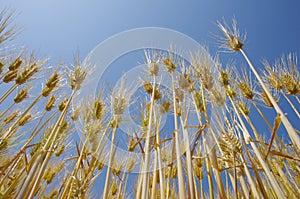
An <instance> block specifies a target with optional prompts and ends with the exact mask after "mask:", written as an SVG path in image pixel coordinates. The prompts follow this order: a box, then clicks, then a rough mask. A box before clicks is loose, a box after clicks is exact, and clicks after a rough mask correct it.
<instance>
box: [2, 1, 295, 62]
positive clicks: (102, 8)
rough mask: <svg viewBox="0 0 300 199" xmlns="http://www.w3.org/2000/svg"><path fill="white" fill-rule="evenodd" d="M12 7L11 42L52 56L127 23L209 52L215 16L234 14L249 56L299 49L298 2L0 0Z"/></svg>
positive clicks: (91, 43) (64, 56)
mask: <svg viewBox="0 0 300 199" xmlns="http://www.w3.org/2000/svg"><path fill="white" fill-rule="evenodd" d="M2 7H8V8H11V9H13V10H15V11H16V13H17V17H16V20H15V21H16V23H17V24H18V25H20V26H22V27H23V31H22V33H21V34H20V35H19V37H18V39H17V40H16V41H15V42H14V43H15V44H17V45H20V44H21V45H25V46H26V47H28V48H29V49H34V50H35V51H36V52H38V53H39V55H41V56H46V57H51V58H52V61H54V62H59V61H65V62H70V61H71V60H72V56H73V53H74V52H75V51H76V49H77V48H78V49H79V50H80V54H81V56H82V57H85V56H86V55H87V54H88V52H89V51H90V50H92V49H93V48H94V47H95V46H96V45H97V44H98V43H100V42H101V41H103V40H105V39H106V38H107V37H109V36H112V35H114V34H116V33H119V32H121V31H125V30H128V29H131V28H137V27H145V26H155V27H156V26H157V27H164V28H171V29H174V30H177V31H180V32H182V33H184V34H186V35H188V36H190V37H192V38H194V39H195V40H197V41H198V42H200V43H204V44H208V45H209V46H210V48H211V51H212V54H215V52H216V50H217V49H216V48H213V47H214V46H215V39H213V38H212V37H211V34H212V33H219V31H218V29H217V27H216V26H215V22H216V20H221V19H222V17H225V18H226V19H227V20H229V19H231V18H232V17H233V16H235V17H236V19H237V21H238V25H239V27H240V28H241V30H246V31H247V35H248V40H247V45H246V46H245V48H246V50H247V51H248V52H249V54H250V56H251V57H256V58H257V60H258V62H257V63H259V61H260V58H262V57H266V58H269V59H271V60H273V59H274V58H276V57H278V56H279V55H280V54H281V53H288V52H291V51H292V52H296V53H297V54H300V39H299V35H300V24H299V22H298V20H299V19H300V11H299V10H300V2H299V1H297V0H289V1H272V2H271V1H259V0H251V1H241V0H233V1H221V0H219V1H217V0H197V1H196V0H194V1H173V0H164V1H158V0H154V1H139V0H126V1H121V0H119V1H115V0H113V1H103V0H90V1H83V0H63V1H61V0H26V1H23V0H1V1H0V8H2Z"/></svg>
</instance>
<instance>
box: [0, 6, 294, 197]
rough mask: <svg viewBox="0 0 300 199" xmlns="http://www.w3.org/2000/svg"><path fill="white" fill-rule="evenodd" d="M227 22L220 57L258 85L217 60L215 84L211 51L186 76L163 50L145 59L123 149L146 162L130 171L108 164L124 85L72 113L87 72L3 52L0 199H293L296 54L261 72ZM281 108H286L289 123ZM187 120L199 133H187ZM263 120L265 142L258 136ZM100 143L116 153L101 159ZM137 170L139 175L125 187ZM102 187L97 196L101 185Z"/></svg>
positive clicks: (126, 164)
mask: <svg viewBox="0 0 300 199" xmlns="http://www.w3.org/2000/svg"><path fill="white" fill-rule="evenodd" d="M11 19H12V14H11V13H9V12H8V11H7V10H4V11H2V12H1V13H0V48H2V47H4V46H5V45H6V43H8V42H9V40H10V39H11V38H12V37H14V36H15V33H16V31H17V29H16V27H14V26H12V25H11V21H12V20H11ZM232 24H233V26H232V28H231V27H229V26H228V25H227V24H226V23H225V22H222V23H221V22H218V26H219V28H220V29H221V31H222V32H223V33H224V36H225V37H224V38H221V37H220V38H219V40H220V41H221V47H224V48H226V49H228V50H230V51H236V52H240V53H241V54H242V55H243V57H244V58H245V60H246V61H247V63H248V65H249V67H250V70H251V73H253V74H254V76H255V79H256V80H257V82H256V81H253V80H251V79H250V78H249V77H248V75H247V73H249V71H250V70H247V69H245V71H246V72H242V73H241V72H238V71H240V70H237V69H236V68H235V66H233V65H232V64H228V65H226V64H225V65H223V64H222V63H221V60H219V58H218V57H217V56H216V57H215V58H214V63H215V64H216V65H217V66H218V75H219V76H218V77H217V78H214V77H213V75H212V68H213V67H212V66H211V63H210V62H209V60H210V56H208V55H207V52H205V53H204V52H201V51H199V52H197V53H194V54H193V55H192V58H191V60H192V61H191V64H190V65H188V66H186V65H185V64H183V62H182V60H180V59H178V58H177V57H174V56H173V54H172V52H171V51H170V53H169V54H166V53H161V52H159V51H153V52H148V53H145V57H146V65H147V67H146V68H145V71H147V77H145V78H144V79H143V80H142V85H141V86H142V88H143V89H144V93H145V95H146V96H148V97H147V98H146V99H147V100H148V101H147V102H146V104H144V106H143V109H142V110H138V111H142V113H141V118H140V121H141V122H140V123H141V126H142V127H141V129H140V132H136V135H135V136H132V137H129V136H128V143H127V146H128V151H129V152H131V153H135V152H139V153H142V154H143V158H142V159H141V160H139V161H140V162H138V163H137V162H136V161H137V160H135V159H125V160H122V161H120V160H118V159H116V157H115V154H116V147H117V143H115V138H116V137H117V136H118V128H119V125H120V124H121V123H122V122H123V120H124V118H123V117H122V115H123V113H124V111H125V110H126V109H127V108H129V106H130V101H129V99H128V96H130V90H129V89H128V88H123V87H122V86H120V87H119V90H118V92H112V93H110V94H109V96H108V97H107V96H106V97H105V96H104V95H103V93H101V92H99V93H98V96H97V98H95V99H94V100H89V101H86V102H85V103H82V104H78V106H77V107H76V108H72V107H71V103H72V100H73V99H74V96H76V94H77V92H80V87H81V85H82V84H84V81H85V79H88V77H89V75H91V74H89V73H87V67H89V63H86V62H81V61H80V59H79V58H78V56H76V57H75V59H74V63H73V64H72V65H71V66H67V67H61V66H55V67H51V68H50V67H49V66H48V65H47V60H46V59H42V60H39V59H38V58H36V57H35V56H34V54H32V53H31V54H30V53H28V52H26V51H25V50H23V51H20V52H18V51H8V52H5V53H4V52H3V51H1V55H0V79H1V82H0V84H1V85H0V86H1V90H2V93H1V96H0V107H1V109H0V110H1V112H0V123H1V125H0V172H1V173H0V198H20V199H21V198H34V197H36V198H97V197H98V198H99V197H101V198H133V197H134V198H299V197H300V186H299V184H300V167H299V161H300V157H299V147H300V146H299V131H298V130H297V129H295V128H294V127H293V125H295V124H296V122H297V121H295V120H294V121H292V120H290V119H289V116H290V115H293V114H294V115H296V116H297V117H298V121H299V119H300V118H299V111H300V110H299V107H300V106H299V103H300V100H299V94H300V83H299V82H300V74H299V68H298V66H297V58H296V55H294V54H288V55H287V56H282V57H281V58H280V59H278V60H276V61H275V62H274V63H271V64H270V63H269V62H268V61H264V62H263V65H264V70H262V71H259V72H257V70H256V68H255V67H254V66H253V65H252V63H251V61H250V60H249V58H248V57H247V55H246V53H245V51H244V50H243V45H244V41H245V38H244V37H243V35H241V34H240V33H239V31H238V29H237V26H236V22H235V21H233V23H232ZM3 49H4V48H3ZM203 51H206V50H203ZM162 67H163V68H164V70H166V71H167V72H168V74H169V76H170V78H171V80H172V87H171V91H170V92H166V91H165V90H163V87H161V86H160V82H159V75H160V71H161V70H162ZM61 68H64V69H65V70H61ZM45 75H46V76H47V78H46V79H44V76H45ZM40 81H42V85H43V86H39V85H41V84H40ZM123 81H125V80H123ZM121 85H125V84H121ZM187 99H191V100H190V101H189V104H188V103H187V102H188V100H187ZM282 102H284V103H285V104H288V106H290V107H291V109H290V110H292V111H291V112H289V113H288V114H287V115H286V114H285V112H284V109H285V107H283V106H280V104H281V103H282ZM217 108H219V109H220V110H221V112H216V114H217V118H219V119H217V121H215V122H216V123H217V124H218V123H219V125H217V126H214V127H213V126H212V121H210V110H211V111H212V112H214V111H216V109H217ZM107 110H112V113H108V111H107ZM190 111H194V112H195V113H196V116H197V122H198V123H197V125H196V126H195V125H194V126H191V125H190V123H189V119H190ZM272 111H273V114H270V113H272ZM253 113H255V114H256V115H259V117H260V118H259V119H258V118H254V117H253V115H254V114H253ZM274 113H275V115H274ZM166 114H171V115H172V117H173V121H174V122H173V124H174V129H173V131H172V132H169V135H170V136H169V138H167V139H165V140H164V139H162V138H161V137H162V136H161V135H162V132H160V127H161V125H162V124H161V118H162V117H163V116H164V115H166ZM220 118H224V121H225V122H224V124H223V125H222V124H221V122H222V121H223V120H221V119H220ZM77 120H81V121H83V129H82V132H80V133H79V135H80V140H74V133H76V128H75V122H76V121H77ZM258 120H259V121H258ZM261 122H264V123H265V126H266V127H267V128H268V129H269V135H264V134H262V132H261V129H260V128H261ZM281 123H282V126H283V127H284V128H280V125H281ZM216 127H218V128H216ZM188 131H192V132H193V133H192V136H191V137H190V136H189V135H188ZM277 131H281V134H284V136H285V138H284V139H282V138H280V137H279V136H278V135H277ZM128 134H130V133H128ZM218 135H220V136H218ZM265 137H267V139H266V138H265ZM108 142H112V143H113V144H111V145H110V148H109V153H106V152H104V149H105V146H106V145H107V143H108ZM166 142H169V143H171V144H170V145H169V146H167V145H166ZM211 143H213V144H214V147H211V146H210V144H211ZM150 151H154V162H150ZM136 164H139V165H140V168H139V169H140V172H138V174H137V175H136V177H135V178H134V180H132V179H131V180H130V181H134V183H133V182H130V184H129V183H128V182H129V181H128V179H129V178H130V175H132V174H131V173H132V171H133V167H134V165H136ZM163 165H166V166H163ZM105 167H107V168H106V169H104V168H105ZM150 168H151V169H150ZM98 178H102V179H104V181H105V182H104V186H103V187H97V186H98V185H97V183H95V182H96V180H97V179H98ZM133 184H134V186H133ZM129 190H133V191H129ZM97 195H98V196H97Z"/></svg>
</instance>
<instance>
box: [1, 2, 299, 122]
mask: <svg viewBox="0 0 300 199" xmlns="http://www.w3.org/2000/svg"><path fill="white" fill-rule="evenodd" d="M5 7H7V8H9V9H11V10H14V11H15V13H16V14H15V16H16V18H15V24H17V25H19V26H20V27H22V32H21V33H20V35H18V37H17V39H16V40H14V41H13V42H11V43H9V44H10V45H12V44H13V45H16V46H20V45H24V46H25V47H26V48H28V49H29V50H34V51H35V52H36V53H37V54H38V55H39V56H40V57H50V58H51V60H50V62H51V63H53V64H56V63H61V62H63V63H71V62H72V59H73V54H74V53H75V52H76V50H77V49H79V52H80V55H81V57H82V58H84V57H85V56H86V55H87V54H88V53H89V52H90V51H91V50H92V49H93V48H94V47H95V46H97V45H98V44H99V43H100V42H102V41H104V40H105V39H107V38H108V37H110V36H112V35H114V34H117V33H119V32H122V31H126V30H129V29H132V28H140V27H163V28H170V29H174V30H177V31H179V32H182V33H184V34H186V35H188V36H190V37H191V38H193V39H195V40H196V41H198V42H199V43H201V44H205V45H208V46H209V48H210V52H211V53H212V54H213V55H214V54H216V53H217V51H218V48H217V46H216V39H215V38H213V36H212V35H213V34H216V33H218V34H220V31H219V30H218V28H217V26H216V21H217V20H222V18H223V17H224V18H225V19H226V20H227V21H229V20H231V18H232V17H235V18H236V19H237V22H238V26H239V28H240V29H241V31H246V32H247V42H246V45H245V50H246V51H247V52H248V55H249V56H250V58H252V60H253V62H254V63H255V64H256V65H257V66H261V60H262V59H263V58H267V59H268V60H270V61H271V62H273V60H274V59H276V58H278V57H279V56H280V55H281V54H282V53H285V54H287V53H289V52H295V53H297V54H298V56H300V23H299V19H300V1H299V0H288V1H283V0H281V1H280V0H276V1H262V0H247V1H246V0H245V1H243V0H231V1H230V0H218V1H217V0H193V1H179V0H178V1H176V0H160V1H158V0H152V1H146V0H145V1H143V0H119V1H115V0H107V1H104V0H86V1H84V0H26V1H25V0H0V10H1V9H3V8H5ZM240 57H241V56H240V55H239V54H228V53H225V54H221V58H224V59H225V60H227V59H240ZM225 63H226V61H225ZM294 118H295V119H296V117H294ZM293 123H294V122H293ZM298 127H299V125H298Z"/></svg>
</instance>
